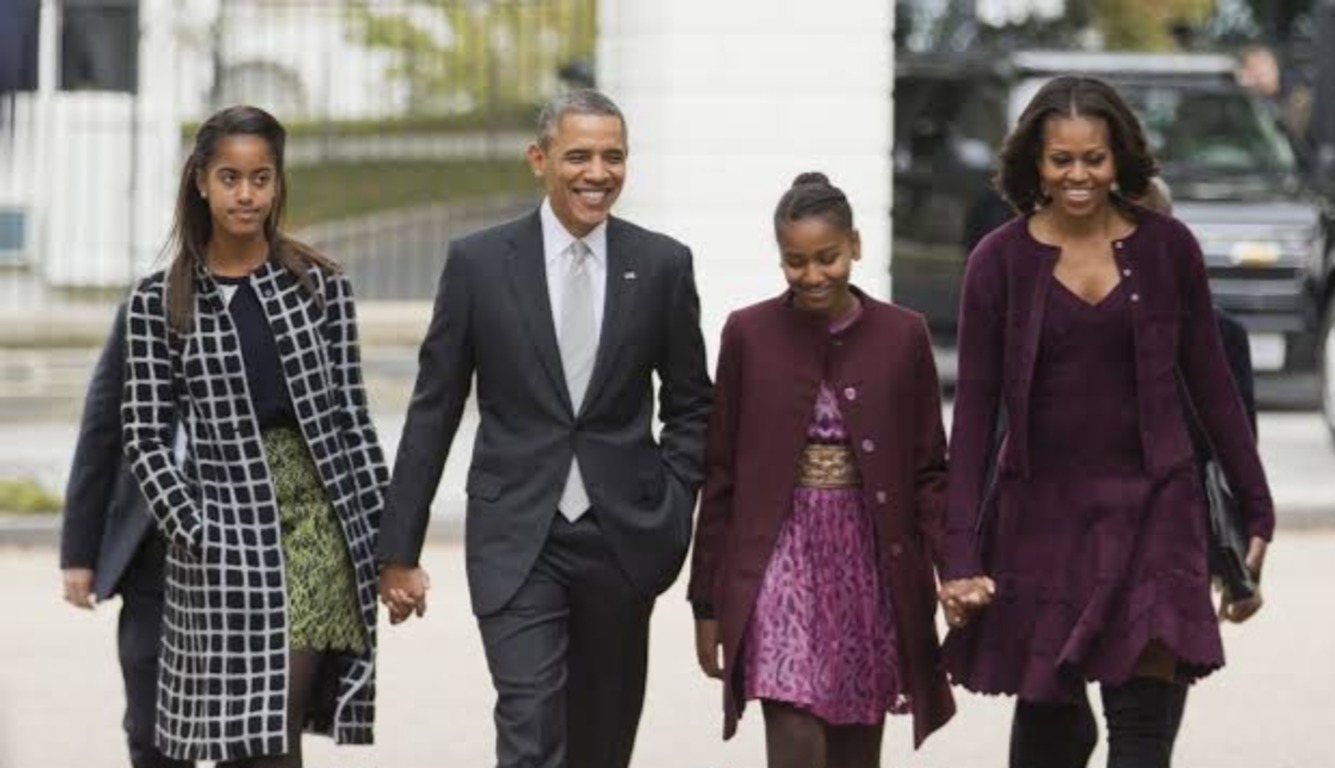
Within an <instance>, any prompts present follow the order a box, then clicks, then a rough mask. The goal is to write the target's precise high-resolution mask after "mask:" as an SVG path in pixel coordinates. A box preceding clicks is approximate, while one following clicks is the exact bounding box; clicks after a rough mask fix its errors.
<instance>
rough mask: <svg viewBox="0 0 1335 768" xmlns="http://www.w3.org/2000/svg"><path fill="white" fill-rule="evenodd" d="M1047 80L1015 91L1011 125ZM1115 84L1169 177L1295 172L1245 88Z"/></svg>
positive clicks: (1274, 128) (1267, 115)
mask: <svg viewBox="0 0 1335 768" xmlns="http://www.w3.org/2000/svg"><path fill="white" fill-rule="evenodd" d="M1043 82H1044V80H1043V79H1031V80H1026V81H1023V82H1022V83H1020V84H1019V85H1018V86H1017V87H1016V88H1015V89H1014V90H1013V91H1012V92H1011V97H1010V113H1011V115H1012V123H1013V122H1014V120H1015V118H1016V117H1018V115H1019V112H1020V110H1021V109H1023V108H1024V105H1025V104H1027V103H1028V102H1029V100H1030V99H1031V98H1032V97H1033V95H1034V94H1035V93H1036V92H1037V91H1038V89H1039V87H1040V86H1041V85H1042V84H1043ZM1112 82H1113V84H1114V85H1115V86H1116V87H1117V91H1118V93H1120V94H1121V95H1122V97H1123V98H1125V99H1126V101H1127V104H1128V106H1130V107H1131V109H1133V110H1134V111H1135V112H1136V115H1137V116H1138V117H1139V118H1140V120H1141V123H1142V125H1143V126H1144V128H1145V137H1146V139H1147V140H1148V141H1149V144H1150V151H1151V152H1153V153H1154V155H1155V156H1156V157H1157V158H1158V160H1159V162H1160V163H1161V164H1162V165H1163V167H1164V172H1165V175H1166V176H1167V177H1168V178H1172V179H1183V178H1203V177H1204V178H1208V177H1211V176H1229V177H1235V176H1239V175H1248V174H1270V175H1274V176H1282V175H1288V174H1292V173H1294V172H1295V161H1294V156H1293V151H1292V149H1291V148H1290V146H1289V143H1288V142H1287V141H1286V140H1285V138H1284V134H1283V133H1282V132H1281V131H1280V129H1279V126H1278V125H1277V124H1276V123H1275V120H1274V118H1273V117H1272V115H1271V112H1270V110H1269V109H1268V108H1267V107H1266V106H1265V104H1264V103H1262V102H1261V101H1260V100H1259V99H1258V98H1257V97H1255V96H1253V95H1251V94H1250V93H1248V92H1247V91H1246V90H1244V89H1242V88H1241V87H1238V88H1233V87H1227V86H1220V85H1217V84H1215V83H1213V82H1211V83H1202V84H1196V85H1193V84H1191V83H1189V82H1185V81H1177V82H1164V83H1146V82H1116V80H1113V81H1112Z"/></svg>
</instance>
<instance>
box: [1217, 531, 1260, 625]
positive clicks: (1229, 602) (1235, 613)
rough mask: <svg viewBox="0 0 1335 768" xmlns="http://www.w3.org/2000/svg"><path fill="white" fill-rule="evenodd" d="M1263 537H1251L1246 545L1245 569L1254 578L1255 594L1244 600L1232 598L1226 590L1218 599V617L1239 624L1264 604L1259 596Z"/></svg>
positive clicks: (1253, 614)
mask: <svg viewBox="0 0 1335 768" xmlns="http://www.w3.org/2000/svg"><path fill="white" fill-rule="evenodd" d="M1265 551H1266V542H1265V539H1261V538H1257V537H1255V536H1253V537H1252V540H1251V543H1250V544H1249V545H1248V546H1247V570H1249V571H1251V572H1252V578H1254V579H1255V580H1256V594H1254V595H1252V596H1251V597H1249V598H1246V599H1245V600H1234V599H1233V598H1232V597H1230V596H1229V594H1228V591H1227V590H1225V591H1224V594H1223V595H1222V596H1221V597H1220V600H1219V618H1220V619H1221V620H1224V621H1231V622H1233V623H1234V624H1241V623H1242V622H1244V621H1246V620H1247V619H1250V618H1251V617H1252V616H1255V615H1256V612H1257V611H1259V610H1261V606H1262V605H1264V604H1265V600H1264V599H1263V598H1262V597H1261V569H1262V568H1264V567H1265Z"/></svg>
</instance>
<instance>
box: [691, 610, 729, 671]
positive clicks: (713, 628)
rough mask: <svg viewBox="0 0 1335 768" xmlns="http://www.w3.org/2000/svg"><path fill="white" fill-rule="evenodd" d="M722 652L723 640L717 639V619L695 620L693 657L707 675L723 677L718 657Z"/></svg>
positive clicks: (721, 663)
mask: <svg viewBox="0 0 1335 768" xmlns="http://www.w3.org/2000/svg"><path fill="white" fill-rule="evenodd" d="M722 653H723V641H722V640H721V639H719V633H718V620H716V619H696V620H695V658H696V661H698V662H700V669H701V671H703V672H704V673H705V674H706V675H708V676H709V677H712V678H714V679H716V680H722V679H723V662H722V661H721V660H720V659H719V657H720V656H721V655H722Z"/></svg>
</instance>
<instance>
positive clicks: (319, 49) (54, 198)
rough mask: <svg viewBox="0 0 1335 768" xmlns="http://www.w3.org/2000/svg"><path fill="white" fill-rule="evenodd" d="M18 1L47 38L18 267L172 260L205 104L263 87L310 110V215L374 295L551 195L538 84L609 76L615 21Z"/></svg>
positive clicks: (12, 121) (165, 1)
mask: <svg viewBox="0 0 1335 768" xmlns="http://www.w3.org/2000/svg"><path fill="white" fill-rule="evenodd" d="M25 3H27V5H24V4H25ZM11 5H16V6H17V5H24V7H26V8H27V9H28V11H29V13H28V14H27V15H26V16H25V17H24V18H25V19H30V21H31V24H32V25H33V27H34V28H33V29H31V30H25V34H24V35H23V36H22V39H25V40H27V39H32V40H36V41H37V45H36V47H35V51H34V56H33V58H35V61H33V62H30V63H31V66H28V67H26V68H25V69H24V70H23V71H25V72H31V73H32V74H33V75H34V77H32V78H31V82H24V83H19V84H18V90H19V91H20V92H19V93H18V94H17V95H15V96H14V97H13V99H12V104H11V105H9V106H7V108H6V110H5V112H6V116H7V120H6V124H5V125H4V126H3V127H0V222H2V223H3V227H2V228H0V235H3V236H4V240H5V243H8V244H9V247H7V248H4V249H0V250H3V251H4V253H3V254H0V255H3V259H0V282H3V281H4V280H5V279H6V275H7V274H8V275H15V274H17V273H18V272H22V273H23V276H24V280H23V281H22V283H23V285H24V286H25V288H24V289H23V290H24V291H25V292H26V293H28V294H32V293H33V289H32V286H33V285H38V286H41V288H40V289H39V292H40V291H43V290H44V291H56V292H60V293H68V290H69V289H78V290H82V289H86V288H89V287H94V288H98V287H100V288H103V289H105V290H107V291H120V290H123V289H124V286H125V285H127V284H128V283H129V282H130V281H131V280H132V279H134V278H135V277H136V276H138V275H140V274H142V273H144V272H145V271H146V270H148V269H149V268H151V267H153V266H155V265H157V264H159V263H160V262H159V260H158V252H159V251H160V248H161V244H162V242H163V240H164V238H165V234H166V229H167V226H168V224H169V223H170V216H171V208H172V204H173V199H174V195H175V191H176V190H175V188H176V183H177V178H176V177H177V174H178V173H179V168H180V162H181V158H182V152H183V149H184V148H185V147H186V146H188V144H189V142H190V140H191V138H192V135H193V128H194V126H196V125H198V123H199V122H200V121H202V120H203V119H204V118H206V117H207V116H208V115H209V114H211V113H212V112H213V111H214V110H216V109H217V108H220V107H222V106H226V105H231V104H236V103H249V104H254V105H256V106H260V107H263V108H265V109H268V110H269V111H271V112H272V113H274V114H275V115H276V116H277V117H278V118H279V119H280V120H282V121H283V123H284V124H285V125H286V126H287V128H288V131H289V142H288V167H289V173H290V175H291V179H290V181H291V186H290V189H289V192H290V195H289V198H290V199H289V217H290V218H289V224H290V227H289V228H290V229H292V230H294V231H295V232H296V233H297V234H298V236H308V237H310V238H312V239H314V240H316V241H318V243H317V244H319V245H321V246H322V247H325V248H327V249H328V250H329V251H330V255H332V256H333V257H334V258H336V259H337V260H339V261H341V262H344V263H345V265H346V266H348V268H349V270H350V271H352V272H353V273H354V274H356V275H357V279H358V280H359V282H360V283H361V284H359V285H358V290H359V293H360V294H362V295H363V296H366V297H370V298H387V299H416V298H422V294H423V288H422V286H423V285H424V284H426V285H431V286H434V279H435V277H434V273H435V272H436V271H438V268H439V260H440V258H441V257H442V255H443V251H444V248H443V246H444V242H445V240H447V239H448V238H449V237H450V236H453V235H456V234H459V233H460V232H462V231H464V229H463V228H466V227H468V228H471V227H474V226H480V225H482V224H485V223H487V222H488V221H490V219H489V218H488V215H489V214H487V213H486V212H492V214H494V215H501V214H502V213H507V212H513V211H514V210H516V209H517V207H519V206H522V205H527V204H528V203H530V202H531V201H532V199H533V197H534V196H535V195H536V188H535V186H534V184H533V181H532V179H531V176H530V175H529V174H528V173H527V172H526V170H525V169H524V167H523V161H522V155H523V148H524V146H525V144H526V143H527V142H528V141H529V139H530V137H531V134H532V124H533V119H534V117H535V113H536V109H537V106H538V105H539V104H541V103H542V102H543V101H544V100H546V99H547V98H549V97H550V96H551V95H552V94H554V93H556V92H558V91H559V90H561V89H564V88H568V87H571V86H572V85H580V84H586V83H588V82H589V81H590V79H591V76H590V73H591V72H592V70H593V52H594V47H595V46H594V41H595V32H596V6H595V0H373V1H372V0H227V1H226V2H215V3H177V2H173V1H171V0H15V2H14V3H11ZM2 23H4V20H0V24H2ZM24 23H25V24H27V23H29V22H28V21H25V22H24ZM404 222H410V224H405V223H404ZM330 233H338V234H337V237H333V236H331V234H330ZM20 237H21V239H22V243H21V244H19V245H15V244H13V243H9V241H11V240H14V241H17V240H18V239H19V238H20ZM363 261H364V262H366V263H365V264H359V263H358V262H363ZM372 262H374V263H373V264H372ZM6 265H7V266H6ZM428 273H432V278H431V280H429V281H426V280H424V279H423V276H424V275H425V274H428ZM10 282H12V283H14V284H16V285H17V284H18V282H19V281H17V279H13V280H10ZM432 290H434V288H432ZM428 297H429V294H428Z"/></svg>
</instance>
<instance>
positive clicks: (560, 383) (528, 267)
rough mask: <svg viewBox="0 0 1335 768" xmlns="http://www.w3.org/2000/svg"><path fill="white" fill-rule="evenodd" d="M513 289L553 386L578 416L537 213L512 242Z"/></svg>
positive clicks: (511, 275) (518, 306)
mask: <svg viewBox="0 0 1335 768" xmlns="http://www.w3.org/2000/svg"><path fill="white" fill-rule="evenodd" d="M507 259H508V263H507V266H508V268H509V272H510V287H511V289H512V290H513V291H514V294H515V308H516V310H517V311H518V312H519V315H520V316H521V317H522V318H523V319H524V323H525V325H527V326H528V337H529V338H530V339H532V340H533V345H534V347H535V348H536V351H537V353H538V359H539V360H541V361H542V367H543V369H545V370H546V371H547V376H548V377H549V378H551V380H552V387H553V389H554V391H555V392H556V393H557V395H558V396H559V397H560V398H561V402H562V403H564V404H565V406H566V408H567V409H569V410H570V412H571V413H574V410H575V409H574V408H573V407H572V406H571V404H570V392H569V391H568V390H567V389H566V376H565V371H564V370H563V369H562V368H561V349H560V347H559V346H558V345H557V342H556V323H555V321H554V320H553V319H552V300H551V297H550V296H548V295H547V264H546V257H545V256H544V254H543V246H542V219H540V218H539V216H538V213H537V212H536V211H535V212H534V213H533V215H532V216H530V217H529V218H528V220H527V221H526V222H525V223H524V227H523V229H522V230H521V231H520V232H519V233H518V235H517V236H516V237H515V239H514V240H512V241H511V251H510V254H509V256H508V257H507Z"/></svg>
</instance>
